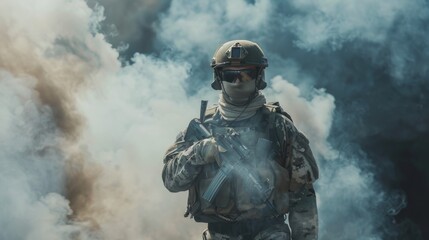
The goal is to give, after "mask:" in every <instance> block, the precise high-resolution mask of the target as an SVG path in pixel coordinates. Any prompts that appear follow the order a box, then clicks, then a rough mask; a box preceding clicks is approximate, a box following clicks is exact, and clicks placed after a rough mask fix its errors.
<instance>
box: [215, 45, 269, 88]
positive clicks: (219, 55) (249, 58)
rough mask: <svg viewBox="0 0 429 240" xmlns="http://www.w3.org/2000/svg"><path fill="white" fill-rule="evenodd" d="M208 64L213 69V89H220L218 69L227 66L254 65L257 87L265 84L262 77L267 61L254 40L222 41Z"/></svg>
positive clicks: (262, 86) (263, 86)
mask: <svg viewBox="0 0 429 240" xmlns="http://www.w3.org/2000/svg"><path fill="white" fill-rule="evenodd" d="M210 66H211V67H212V68H213V71H214V72H213V82H212V84H211V86H212V88H213V89H215V90H221V84H220V81H222V79H221V77H220V76H221V75H220V71H221V70H222V68H223V67H227V66H238V67H239V66H256V67H257V68H258V69H259V73H258V77H257V79H256V86H257V88H258V89H264V88H265V87H266V86H267V83H266V82H265V79H264V78H265V77H264V69H265V68H266V67H268V61H267V59H266V58H265V56H264V52H263V51H262V49H261V48H260V47H259V46H258V44H256V43H254V42H251V41H248V40H233V41H229V42H226V43H224V44H223V45H222V46H221V47H220V48H218V49H217V50H216V52H215V53H214V55H213V58H212V62H211V64H210Z"/></svg>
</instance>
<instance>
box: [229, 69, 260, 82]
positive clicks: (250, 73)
mask: <svg viewBox="0 0 429 240" xmlns="http://www.w3.org/2000/svg"><path fill="white" fill-rule="evenodd" d="M257 76H258V70H257V69H256V68H247V69H239V70H222V71H221V77H222V81H225V82H230V83H232V82H234V80H236V79H239V80H240V82H245V81H250V80H252V79H256V77H257Z"/></svg>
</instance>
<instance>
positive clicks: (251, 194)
mask: <svg viewBox="0 0 429 240" xmlns="http://www.w3.org/2000/svg"><path fill="white" fill-rule="evenodd" d="M276 113H281V114H283V115H285V116H287V117H288V118H289V119H290V116H289V115H288V114H287V113H285V112H284V111H283V110H282V109H281V108H280V106H279V105H278V104H276V103H274V104H267V105H265V106H264V107H263V108H261V109H260V110H259V111H258V112H257V113H256V115H255V116H253V117H251V118H250V119H248V120H243V121H240V122H236V123H233V124H231V125H228V124H229V123H228V122H226V121H223V120H220V114H219V113H218V112H217V108H216V107H215V108H211V109H208V110H207V112H206V119H207V121H205V125H206V127H207V128H208V129H210V131H211V133H212V135H213V136H216V135H218V134H226V133H227V132H228V129H230V128H233V129H234V131H235V132H237V133H238V134H239V138H240V142H241V143H242V144H244V145H245V146H246V147H247V148H248V149H249V151H250V156H252V157H251V158H250V159H248V162H246V163H244V164H246V166H247V167H248V168H251V169H253V170H254V172H255V173H256V175H257V177H258V179H259V180H260V182H261V183H262V184H263V185H264V187H265V188H266V189H268V190H269V191H270V194H269V197H268V198H267V199H260V198H257V196H256V193H255V191H254V187H253V186H250V185H249V181H248V180H247V179H246V178H247V177H248V176H242V175H240V174H239V173H236V172H234V173H232V175H231V177H229V178H228V179H227V180H226V182H225V183H224V184H223V185H222V187H221V188H220V190H219V193H218V194H217V195H216V197H215V199H214V201H213V202H212V203H209V202H207V201H205V200H204V199H203V198H202V195H203V194H204V193H205V191H206V190H207V188H208V186H209V185H210V183H211V181H212V180H213V178H214V176H215V175H216V174H217V172H218V170H219V166H218V164H217V163H212V164H208V165H205V166H203V169H202V171H201V173H200V175H199V176H198V177H197V179H196V183H195V184H194V186H193V187H192V188H191V189H190V190H189V195H188V210H187V213H186V214H185V216H187V215H189V214H191V217H193V218H194V219H195V221H197V222H219V221H240V220H245V219H256V218H268V217H275V216H280V215H283V214H285V213H287V212H288V208H289V196H288V192H289V184H290V171H289V170H288V168H287V166H286V163H285V160H284V159H282V158H281V156H279V154H278V153H279V151H278V150H277V148H278V147H279V146H278V144H277V143H276V142H275V141H276V139H274V138H273V131H275V129H274V127H275V126H274V117H275V115H276ZM267 141H269V142H270V143H271V144H269V145H268V147H267V144H266V143H267ZM262 143H265V144H262ZM261 146H263V147H261Z"/></svg>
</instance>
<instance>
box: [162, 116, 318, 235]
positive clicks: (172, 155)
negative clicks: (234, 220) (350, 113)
mask: <svg viewBox="0 0 429 240" xmlns="http://www.w3.org/2000/svg"><path fill="white" fill-rule="evenodd" d="M261 112H263V111H261ZM269 114H274V117H273V119H274V120H273V122H270V125H271V126H269V127H270V128H271V129H273V130H274V131H273V134H270V135H273V136H270V140H271V141H273V142H274V144H275V147H274V149H273V153H272V155H273V156H274V157H275V162H276V163H277V164H278V166H279V167H278V169H283V170H282V172H283V173H284V178H280V179H281V181H284V182H285V184H284V185H283V186H282V185H275V187H276V188H275V190H274V191H275V193H274V194H273V195H274V196H278V197H281V198H280V200H277V203H279V202H281V203H283V204H284V206H283V207H282V208H281V209H280V210H281V212H283V213H289V224H290V227H291V230H292V239H293V240H301V239H317V231H318V229H317V227H318V225H317V224H318V222H317V206H316V195H315V193H314V190H313V187H312V184H313V182H314V181H315V180H317V178H318V168H317V164H316V162H315V159H314V157H313V154H312V152H311V149H310V147H309V142H308V140H307V138H306V137H305V136H304V135H303V134H302V133H300V132H299V131H298V130H297V129H296V127H295V126H294V125H293V123H292V121H291V120H289V119H288V118H287V117H285V116H284V115H282V114H280V113H272V112H271V113H269ZM252 118H253V117H252ZM241 122H243V124H244V126H245V125H246V120H244V121H241ZM193 148H194V143H190V142H186V141H184V139H183V134H179V136H178V138H177V139H176V142H175V144H174V145H173V146H171V147H170V148H169V150H168V151H167V153H166V155H165V157H164V164H165V165H164V169H163V174H162V177H163V181H164V185H165V186H166V188H167V189H168V190H170V191H171V192H177V191H185V190H189V189H192V188H195V186H198V184H200V183H199V179H200V178H199V175H204V170H203V169H206V168H207V166H197V165H193V164H191V162H192V161H195V158H197V157H198V156H196V154H195V151H194V149H193ZM279 186H282V187H279ZM278 188H283V189H278ZM221 191H222V189H221ZM276 193H277V195H276ZM279 193H281V194H279ZM220 194H222V193H220ZM238 201H240V200H238ZM230 209H231V210H232V209H236V207H234V208H232V207H231V208H230ZM213 214H216V213H213ZM263 217H266V216H256V218H263ZM252 218H255V216H252V215H251V214H250V215H249V214H248V213H243V216H239V217H238V219H252ZM275 226H276V225H274V226H272V227H269V228H267V229H265V230H263V231H262V232H260V233H259V234H258V235H257V237H255V238H254V239H260V240H262V239H288V238H286V235H288V234H289V227H288V226H287V225H286V224H284V225H283V224H281V226H277V227H275ZM286 228H287V231H286V230H285V229H286ZM211 234H212V237H213V238H212V239H238V238H225V236H221V237H220V238H219V237H218V236H220V235H219V234H216V233H211Z"/></svg>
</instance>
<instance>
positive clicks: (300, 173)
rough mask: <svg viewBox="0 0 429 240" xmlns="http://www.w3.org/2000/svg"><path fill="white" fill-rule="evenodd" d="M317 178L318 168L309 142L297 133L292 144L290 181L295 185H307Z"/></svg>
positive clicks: (301, 134)
mask: <svg viewBox="0 0 429 240" xmlns="http://www.w3.org/2000/svg"><path fill="white" fill-rule="evenodd" d="M318 178H319V168H318V167H317V164H316V160H315V159H314V156H313V153H312V152H311V149H310V146H309V141H308V139H307V138H306V137H305V135H304V134H303V133H301V132H299V131H298V132H297V133H296V136H295V140H294V141H293V143H292V181H293V182H295V183H296V184H308V183H313V182H314V181H316V180H317V179H318Z"/></svg>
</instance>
